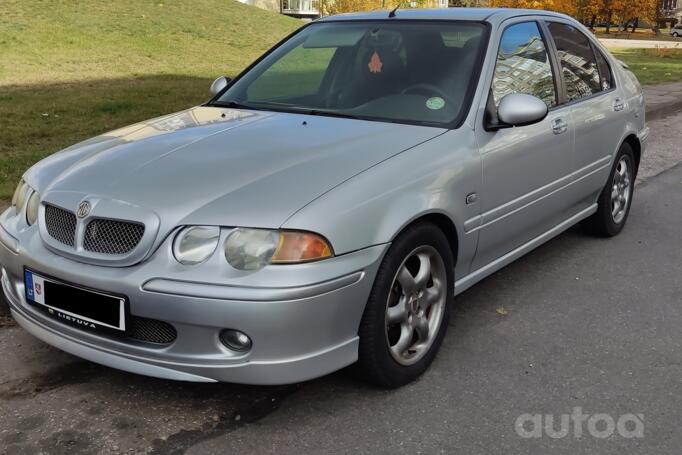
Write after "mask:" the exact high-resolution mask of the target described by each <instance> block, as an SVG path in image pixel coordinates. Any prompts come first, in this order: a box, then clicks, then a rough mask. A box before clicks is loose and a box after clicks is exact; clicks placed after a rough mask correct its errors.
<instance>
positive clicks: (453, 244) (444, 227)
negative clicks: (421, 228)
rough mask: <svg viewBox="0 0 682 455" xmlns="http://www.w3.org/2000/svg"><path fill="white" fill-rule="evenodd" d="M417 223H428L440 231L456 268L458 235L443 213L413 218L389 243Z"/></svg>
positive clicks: (452, 223) (424, 214)
mask: <svg viewBox="0 0 682 455" xmlns="http://www.w3.org/2000/svg"><path fill="white" fill-rule="evenodd" d="M418 223H430V224H433V225H435V226H436V227H437V228H438V229H440V230H441V231H442V232H443V234H444V235H445V238H446V239H447V241H448V244H449V245H450V252H451V253H452V261H453V263H454V265H455V266H457V255H458V253H459V234H458V233H457V227H456V226H455V223H454V222H453V221H452V219H451V218H450V217H449V216H447V215H446V214H444V213H440V212H430V213H423V214H421V215H418V216H417V217H416V218H413V219H412V220H411V221H410V222H408V223H407V224H405V225H403V226H402V227H401V228H400V229H399V230H398V231H397V232H396V233H395V235H394V236H393V238H392V239H391V241H393V240H395V238H396V237H397V236H399V235H400V233H402V232H403V231H405V229H407V228H409V227H410V226H414V225H415V224H418Z"/></svg>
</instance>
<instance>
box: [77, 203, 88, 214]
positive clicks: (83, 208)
mask: <svg viewBox="0 0 682 455" xmlns="http://www.w3.org/2000/svg"><path fill="white" fill-rule="evenodd" d="M88 213H90V203H89V202H88V201H83V202H81V203H80V204H79V205H78V210H77V211H76V215H77V216H78V218H85V217H86V216H88Z"/></svg>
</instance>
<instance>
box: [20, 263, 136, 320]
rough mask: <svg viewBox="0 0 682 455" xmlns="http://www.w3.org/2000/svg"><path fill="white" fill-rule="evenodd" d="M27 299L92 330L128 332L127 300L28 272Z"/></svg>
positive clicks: (25, 276) (60, 316) (25, 274)
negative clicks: (104, 329)
mask: <svg viewBox="0 0 682 455" xmlns="http://www.w3.org/2000/svg"><path fill="white" fill-rule="evenodd" d="M24 284H25V285H26V299H27V300H28V301H29V302H31V303H33V304H36V305H38V306H40V307H42V308H43V309H44V310H46V311H47V313H49V314H50V315H51V316H53V317H55V318H59V319H61V320H63V321H66V322H69V323H71V324H73V325H76V326H80V327H83V328H89V329H101V328H106V329H113V330H117V331H121V332H123V331H125V329H126V299H125V298H124V297H120V296H113V295H110V294H105V293H102V292H99V291H94V290H91V289H84V288H81V287H79V286H73V285H71V284H67V283H63V282H61V281H58V280H54V279H52V278H46V277H44V276H42V275H38V274H37V273H35V272H32V271H30V270H25V271H24Z"/></svg>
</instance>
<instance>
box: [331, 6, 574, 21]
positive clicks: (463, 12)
mask: <svg viewBox="0 0 682 455" xmlns="http://www.w3.org/2000/svg"><path fill="white" fill-rule="evenodd" d="M538 15H541V16H553V17H561V18H564V19H571V18H570V17H569V16H566V15H564V14H560V13H556V12H553V11H544V10H537V9H517V8H437V9H398V10H397V11H396V15H395V17H393V18H391V20H400V19H406V20H415V19H417V20H466V21H476V22H494V23H499V22H502V21H504V20H506V19H509V18H512V17H519V16H538ZM377 19H388V11H385V10H379V11H369V12H362V13H347V14H339V15H336V16H328V17H325V18H322V19H318V21H323V22H324V21H337V20H350V21H353V20H377Z"/></svg>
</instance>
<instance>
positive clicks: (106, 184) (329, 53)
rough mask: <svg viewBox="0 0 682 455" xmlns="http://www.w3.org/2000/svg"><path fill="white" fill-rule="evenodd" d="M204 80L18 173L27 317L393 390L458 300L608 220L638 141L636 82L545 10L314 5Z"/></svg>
mask: <svg viewBox="0 0 682 455" xmlns="http://www.w3.org/2000/svg"><path fill="white" fill-rule="evenodd" d="M212 91H213V94H214V96H213V98H212V99H211V100H210V101H209V102H207V103H206V104H204V105H201V106H198V107H195V108H192V109H189V110H186V111H183V112H180V113H176V114H171V115H168V116H165V117H161V118H157V119H154V120H150V121H147V122H142V123H139V124H136V125H132V126H129V127H126V128H122V129H119V130H116V131H113V132H110V133H106V134H103V135H101V136H98V137H95V138H93V139H90V140H87V141H85V142H82V143H80V144H77V145H74V146H72V147H69V148H67V149H65V150H63V151H61V152H59V153H56V154H54V155H52V156H50V157H49V158H47V159H45V160H43V161H41V162H39V163H38V164H36V165H35V166H33V167H32V168H31V169H29V170H28V171H27V172H26V173H25V175H24V176H23V179H22V180H21V182H19V186H18V188H17V190H16V194H15V196H14V198H13V200H12V206H11V207H10V208H9V209H7V210H6V211H5V212H4V213H3V214H2V217H0V264H2V288H3V291H4V293H5V294H6V297H7V300H8V302H9V305H10V308H11V311H12V315H13V316H14V318H15V319H16V320H17V322H18V323H19V324H20V325H21V326H23V327H24V328H25V329H26V330H27V331H29V332H30V333H32V334H33V335H35V336H36V337H38V338H40V339H41V340H43V341H45V342H46V343H49V344H51V345H53V346H56V347H58V348H59V349H62V350H64V351H67V352H70V353H72V354H74V355H76V356H80V357H83V358H85V359H89V360H91V361H93V362H98V363H101V364H104V365H109V366H111V367H114V368H120V369H123V370H127V371H131V372H135V373H140V374H145V375H150V376H157V377H161V378H169V379H178V380H187V381H229V382H239V383H251V384H282V383H291V382H296V381H302V380H307V379H311V378H315V377H318V376H321V375H325V374H327V373H330V372H332V371H335V370H338V369H340V368H343V367H345V366H348V365H351V364H356V369H357V370H358V372H359V373H361V374H362V375H363V376H364V377H365V378H366V379H368V380H369V381H372V382H374V383H376V384H380V385H383V386H388V387H396V386H400V385H402V384H405V383H407V382H409V381H411V380H414V379H415V378H417V377H418V376H419V375H420V374H422V373H423V372H424V371H425V370H426V368H427V367H428V366H429V364H430V363H431V361H432V360H433V359H434V357H435V355H436V352H437V351H438V348H439V346H440V344H441V342H442V341H443V337H444V335H445V332H446V329H447V327H448V317H449V310H448V304H449V302H450V301H451V300H453V297H454V295H455V294H458V293H461V292H462V291H464V290H466V289H467V288H469V287H470V286H472V285H473V284H474V283H476V282H478V281H480V280H481V279H483V278H484V277H486V276H487V275H490V274H491V273H493V272H495V271H496V270H498V269H500V268H501V267H504V266H505V265H506V264H509V263H510V262H512V261H513V260H515V259H516V258H518V257H520V256H522V255H523V254H525V253H527V252H528V251H530V250H532V249H533V248H535V247H537V246H538V245H540V244H542V243H543V242H545V241H547V240H549V239H550V238H552V237H554V236H556V235H557V234H559V233H560V232H562V231H564V230H565V229H567V228H569V227H570V226H572V225H574V224H576V223H578V222H581V221H582V222H584V223H585V224H586V225H587V226H588V227H589V229H590V230H591V231H592V232H594V233H596V234H598V235H601V236H614V235H616V234H618V233H619V232H620V231H621V230H622V229H623V226H624V224H625V222H626V220H627V218H628V212H629V210H630V204H631V202H632V198H633V192H634V186H633V183H634V181H635V177H636V175H637V168H638V166H639V162H640V158H641V156H642V153H643V151H644V148H645V144H646V140H647V136H648V129H647V128H646V126H645V123H644V101H643V97H642V91H641V88H640V86H639V84H638V82H637V80H636V79H635V77H634V76H633V74H632V73H631V72H630V71H629V70H628V69H627V67H626V66H625V65H624V64H622V63H621V62H619V61H618V60H616V59H615V58H614V57H612V56H611V55H610V54H609V53H608V51H607V50H606V49H604V47H603V46H602V45H600V44H599V42H598V41H597V40H595V39H594V38H593V37H592V36H591V35H590V33H589V32H588V31H587V30H586V29H585V28H584V27H583V26H581V25H580V24H579V23H578V22H576V21H575V20H573V19H571V18H569V17H566V16H562V15H558V14H554V13H549V12H542V11H523V10H509V9H504V10H494V9H464V8H454V9H449V10H438V11H429V10H412V11H400V10H399V11H396V12H392V13H390V14H389V13H386V12H374V13H368V14H352V15H347V16H338V17H331V18H326V19H323V20H319V21H315V22H314V23H311V24H309V25H306V26H304V27H302V28H301V29H300V30H298V31H297V32H295V33H293V34H292V35H291V36H289V37H288V38H286V39H285V40H283V41H282V42H281V43H279V44H278V45H276V46H275V47H274V48H273V49H271V50H270V51H269V52H267V53H266V54H265V55H264V56H262V57H261V58H260V59H259V60H257V61H256V62H255V63H253V64H252V65H251V66H250V67H248V68H247V69H246V70H245V71H244V72H242V73H241V74H240V75H239V76H238V77H236V78H235V79H234V80H229V79H227V78H225V77H221V78H219V79H217V80H216V81H215V82H214V83H213V85H212Z"/></svg>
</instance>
